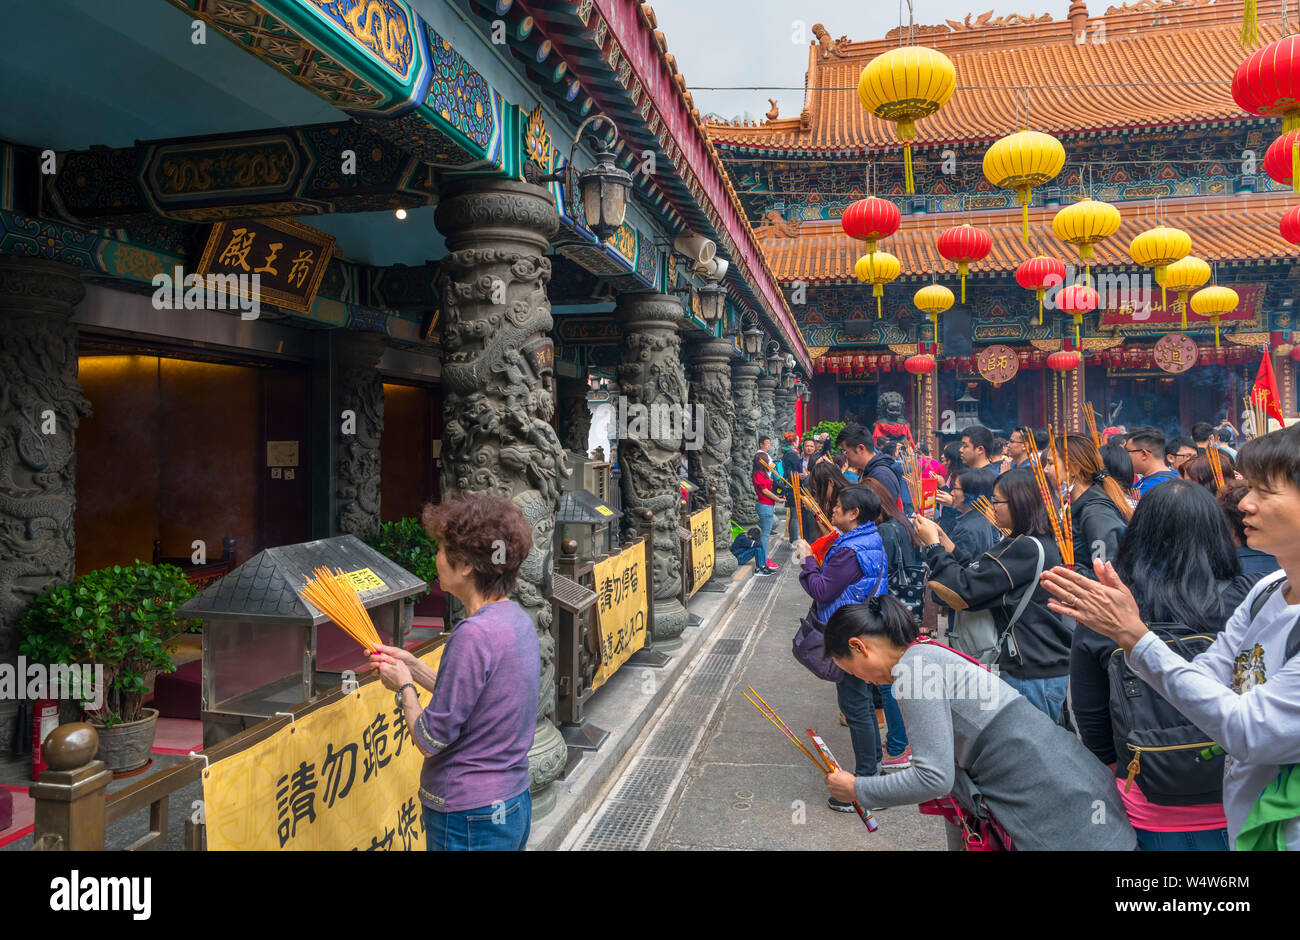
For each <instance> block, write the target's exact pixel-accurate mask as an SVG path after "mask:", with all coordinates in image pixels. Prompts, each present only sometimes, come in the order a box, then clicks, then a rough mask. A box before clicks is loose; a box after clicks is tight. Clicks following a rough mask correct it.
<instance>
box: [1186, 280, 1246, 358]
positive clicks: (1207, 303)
mask: <svg viewBox="0 0 1300 940" xmlns="http://www.w3.org/2000/svg"><path fill="white" fill-rule="evenodd" d="M1237 302H1238V297H1237V292H1236V291H1235V290H1233V289H1232V288H1231V287H1220V286H1218V285H1217V284H1215V285H1212V286H1210V287H1203V288H1201V289H1200V290H1198V291H1197V292H1196V293H1195V294H1193V295H1192V313H1194V314H1196V315H1197V316H1198V317H1209V318H1210V324H1211V325H1212V326H1213V327H1214V348H1215V349H1218V348H1219V318H1220V317H1222V316H1223V315H1224V314H1225V313H1232V312H1233V311H1234V310H1236V309H1237Z"/></svg>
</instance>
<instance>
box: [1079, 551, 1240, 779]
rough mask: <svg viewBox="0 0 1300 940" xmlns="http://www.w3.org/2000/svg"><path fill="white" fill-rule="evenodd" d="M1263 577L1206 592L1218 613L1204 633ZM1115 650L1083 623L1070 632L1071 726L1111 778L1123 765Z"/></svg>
mask: <svg viewBox="0 0 1300 940" xmlns="http://www.w3.org/2000/svg"><path fill="white" fill-rule="evenodd" d="M1262 577H1263V575H1262V574H1259V573H1258V572H1256V573H1254V574H1242V575H1238V576H1237V577H1235V578H1233V579H1232V580H1231V581H1222V582H1219V583H1218V584H1215V585H1213V586H1212V587H1211V589H1210V590H1209V591H1207V592H1206V595H1205V596H1206V598H1207V599H1210V598H1216V597H1217V598H1218V599H1219V611H1218V614H1217V615H1216V616H1215V618H1214V620H1215V621H1216V622H1217V624H1218V626H1217V627H1216V628H1215V629H1214V630H1212V631H1206V632H1207V634H1208V635H1210V636H1213V635H1215V634H1218V633H1222V632H1223V626H1224V624H1226V623H1227V622H1228V618H1229V617H1231V616H1232V613H1233V611H1235V610H1236V609H1237V607H1238V606H1240V604H1241V602H1242V601H1244V600H1245V599H1246V595H1247V594H1249V593H1250V589H1251V588H1252V587H1254V586H1255V583H1256V582H1257V581H1258V580H1259V579H1260V578H1262ZM1154 614H1155V616H1153V617H1152V618H1151V621H1152V622H1155V623H1159V622H1162V621H1163V622H1168V621H1169V620H1171V619H1172V618H1171V617H1170V616H1169V613H1168V612H1167V611H1154ZM1116 649H1117V647H1116V646H1115V641H1114V640H1112V639H1110V638H1109V637H1105V636H1102V635H1101V634H1100V633H1097V632H1096V631H1095V630H1090V629H1089V628H1088V627H1085V626H1084V625H1083V624H1079V626H1078V627H1077V628H1076V629H1075V631H1074V640H1073V642H1072V643H1071V645H1070V710H1071V712H1072V713H1073V715H1074V725H1075V728H1076V729H1078V732H1079V737H1080V738H1081V739H1082V741H1083V744H1084V746H1085V747H1086V748H1087V749H1088V750H1090V751H1092V753H1094V754H1096V755H1097V759H1098V760H1099V761H1101V762H1102V763H1103V764H1116V767H1115V776H1117V777H1122V776H1125V775H1126V770H1125V766H1126V765H1125V764H1121V763H1117V759H1116V756H1115V732H1114V729H1113V728H1112V727H1111V721H1110V679H1109V674H1108V672H1107V669H1108V667H1109V664H1110V656H1111V653H1113V652H1114V651H1115V650H1116Z"/></svg>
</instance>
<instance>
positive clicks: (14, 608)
mask: <svg viewBox="0 0 1300 940" xmlns="http://www.w3.org/2000/svg"><path fill="white" fill-rule="evenodd" d="M83 296H85V288H84V287H83V286H82V284H81V278H80V275H79V274H78V273H77V270H76V269H75V268H72V267H70V266H68V265H65V264H60V263H59V262H56V261H44V260H41V259H35V258H12V257H3V258H0V663H3V664H8V665H10V666H12V665H13V664H14V663H16V662H17V657H18V644H19V643H20V642H21V640H22V638H21V637H20V636H18V635H17V630H16V628H15V621H16V620H17V618H18V615H19V614H21V613H22V611H23V608H25V607H26V606H27V605H28V603H30V602H31V601H32V599H33V598H35V597H36V596H38V595H39V594H41V593H42V592H43V591H45V589H46V588H48V587H50V586H51V585H53V584H57V583H58V582H60V581H69V580H71V579H72V577H73V572H74V561H75V547H76V538H75V536H76V533H75V530H74V528H73V521H74V509H75V507H76V467H77V463H76V430H77V425H78V424H79V423H80V421H81V419H82V418H83V417H86V416H87V415H89V414H90V404H89V402H87V401H86V399H85V398H84V397H82V394H81V385H80V383H78V382H77V329H76V327H74V326H71V325H70V324H69V323H68V317H69V316H70V315H71V313H72V309H73V307H75V306H76V305H77V303H78V302H79V301H80V300H81V298H82V297H83ZM16 707H17V706H16V703H15V702H12V701H11V702H7V703H0V753H5V752H8V751H9V750H10V749H11V747H12V741H11V740H10V734H11V732H12V730H13V728H12V725H13V722H12V717H13V712H14V711H15V710H16Z"/></svg>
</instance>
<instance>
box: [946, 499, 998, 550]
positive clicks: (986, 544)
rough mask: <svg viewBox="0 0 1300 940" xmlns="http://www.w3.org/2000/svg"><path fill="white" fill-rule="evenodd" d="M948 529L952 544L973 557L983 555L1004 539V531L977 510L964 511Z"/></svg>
mask: <svg viewBox="0 0 1300 940" xmlns="http://www.w3.org/2000/svg"><path fill="white" fill-rule="evenodd" d="M947 531H948V538H950V539H952V544H953V545H954V546H955V547H957V548H959V549H961V551H963V552H965V553H966V554H967V555H969V556H970V557H971V558H976V557H978V556H980V555H983V554H984V553H985V552H987V551H988V550H989V549H990V548H992V547H993V546H994V545H996V544H997V543H998V542H999V541H1001V539H1002V533H1001V532H999V531H998V530H997V529H996V528H995V527H994V525H993V523H991V522H989V521H988V520H987V519H985V518H984V517H983V516H982V515H980V514H979V513H978V512H976V511H975V510H973V509H972V510H971V511H970V512H966V513H962V514H961V515H959V516H958V517H957V520H956V522H954V523H953V526H952V529H950V530H947Z"/></svg>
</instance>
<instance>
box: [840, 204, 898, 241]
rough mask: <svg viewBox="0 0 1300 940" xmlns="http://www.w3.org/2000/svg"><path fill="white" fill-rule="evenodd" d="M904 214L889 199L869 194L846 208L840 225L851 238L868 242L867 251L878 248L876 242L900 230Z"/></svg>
mask: <svg viewBox="0 0 1300 940" xmlns="http://www.w3.org/2000/svg"><path fill="white" fill-rule="evenodd" d="M902 221H903V214H902V213H901V212H899V211H898V206H896V205H894V204H893V203H892V202H890V201H889V200H888V199H878V198H877V197H875V196H869V197H867V198H866V199H859V200H858V201H857V202H855V203H853V204H851V205H850V206H849V207H848V208H846V209H845V210H844V215H842V216H840V227H841V228H843V229H844V234H845V235H847V236H849V238H856V239H857V240H858V241H863V242H866V243H867V251H869V252H871V251H875V250H876V242H877V241H878V240H879V239H881V238H888V237H889V236H890V235H893V234H894V233H895V232H897V231H898V226H899V225H900V224H902Z"/></svg>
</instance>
